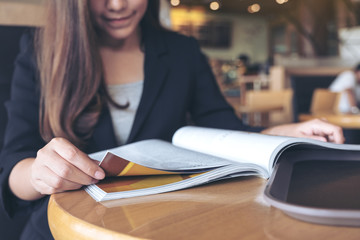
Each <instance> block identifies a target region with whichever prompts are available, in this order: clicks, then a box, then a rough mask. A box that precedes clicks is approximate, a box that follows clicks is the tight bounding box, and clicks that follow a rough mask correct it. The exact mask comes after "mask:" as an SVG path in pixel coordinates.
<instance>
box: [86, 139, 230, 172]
mask: <svg viewBox="0 0 360 240" xmlns="http://www.w3.org/2000/svg"><path fill="white" fill-rule="evenodd" d="M108 152H109V153H112V154H114V155H117V156H119V157H121V158H123V159H126V160H128V161H130V162H133V163H136V164H139V165H142V166H145V167H150V168H155V169H159V170H166V171H179V172H183V171H186V170H194V171H193V172H199V171H196V170H199V169H211V168H214V167H220V166H225V165H229V164H231V162H230V161H228V160H225V159H222V158H220V157H216V156H209V155H207V154H203V153H198V152H194V151H191V150H187V149H183V148H179V147H176V146H174V145H172V144H171V143H169V142H166V141H162V140H156V139H151V140H144V141H139V142H136V143H131V144H128V145H124V146H121V147H117V148H113V149H110V150H108ZM106 154H107V152H104V151H103V152H99V153H94V154H90V155H89V156H90V157H91V158H92V159H95V160H98V161H101V160H102V159H103V158H104V157H105V156H106Z"/></svg>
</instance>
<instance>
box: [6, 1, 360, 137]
mask: <svg viewBox="0 0 360 240" xmlns="http://www.w3.org/2000/svg"><path fill="white" fill-rule="evenodd" d="M0 5H1V7H0V23H1V26H0V31H1V35H2V36H7V37H6V38H2V39H1V40H0V41H2V42H4V43H2V44H0V46H1V47H2V48H4V50H2V51H6V52H7V53H6V54H1V55H2V56H1V62H4V63H5V62H6V63H7V65H6V64H5V65H4V64H2V65H3V66H8V67H7V68H6V69H5V70H4V71H2V72H3V73H2V75H4V76H1V81H0V83H1V85H2V87H1V91H2V92H4V93H1V96H2V98H3V99H2V101H4V100H5V99H6V98H8V94H9V87H10V82H9V81H7V80H5V79H10V78H11V74H12V68H11V64H12V61H13V60H14V58H15V56H16V53H17V51H18V39H19V36H20V34H21V32H22V31H23V29H24V28H27V27H36V26H41V24H42V22H43V16H42V14H41V13H42V11H43V5H44V0H27V1H23V0H12V1H9V0H0ZM359 9H360V1H357V0H317V1H311V0H258V1H252V0H236V1H234V0H161V14H160V15H161V16H160V17H161V21H162V23H163V25H164V26H166V27H168V28H169V29H171V30H173V31H177V32H180V33H182V34H185V35H188V36H192V37H194V38H196V39H197V40H198V42H199V44H200V46H201V48H202V51H203V53H204V54H205V55H206V57H207V58H208V61H209V64H210V66H211V68H212V70H213V73H214V75H215V77H216V80H217V82H218V84H219V87H220V89H221V91H222V93H223V94H224V96H225V98H226V99H227V101H228V102H229V103H230V104H231V106H233V108H234V111H235V112H236V113H237V115H238V116H239V117H240V118H241V119H242V120H243V121H244V122H245V123H246V124H250V125H254V126H263V127H269V126H273V125H276V124H282V123H291V122H299V121H305V120H308V119H312V118H319V117H320V118H325V119H327V120H328V121H330V122H333V123H335V124H338V125H340V126H342V127H343V128H344V131H345V133H346V134H345V135H346V138H347V142H348V143H360V136H359V137H356V136H357V135H358V134H355V133H356V132H357V129H359V128H360V117H358V116H357V115H356V114H350V113H343V112H341V113H340V112H339V111H338V108H337V105H338V103H339V98H340V97H339V96H340V94H341V93H334V92H330V91H328V90H327V89H328V87H329V85H330V84H331V83H332V82H333V80H334V79H335V78H336V77H337V76H338V75H339V74H340V73H341V72H343V71H346V70H351V69H352V68H353V67H354V66H355V65H356V64H357V63H358V61H359V59H360V43H359V40H358V39H359V37H360V28H359V24H360V11H359ZM10 38H12V41H9V39H10ZM9 44H10V45H12V46H11V47H8V46H9ZM5 56H6V57H5ZM4 111H5V109H4V108H3V107H1V113H2V114H1V116H2V118H3V116H5V112H4ZM2 121H5V120H4V119H3V120H2ZM2 131H3V129H2V130H1V131H0V132H1V134H3V132H2ZM357 138H358V139H357Z"/></svg>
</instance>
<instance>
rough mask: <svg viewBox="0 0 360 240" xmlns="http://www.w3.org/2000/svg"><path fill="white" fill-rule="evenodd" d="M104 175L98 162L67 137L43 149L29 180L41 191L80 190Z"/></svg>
mask: <svg viewBox="0 0 360 240" xmlns="http://www.w3.org/2000/svg"><path fill="white" fill-rule="evenodd" d="M104 177H105V173H104V171H103V170H102V169H101V168H100V167H99V166H98V163H97V162H96V161H94V160H91V159H90V158H89V157H88V155H87V154H85V153H83V152H82V151H80V150H79V149H78V148H77V147H75V146H74V145H73V144H72V143H70V142H69V141H68V140H66V139H64V138H54V139H52V140H51V141H50V142H49V143H48V144H47V145H46V146H45V147H43V148H42V149H40V150H39V151H38V153H37V156H36V158H35V160H34V161H33V163H32V166H31V176H30V182H31V185H32V186H33V188H34V189H35V190H36V191H37V192H39V193H41V194H43V195H44V194H53V193H58V192H63V191H67V190H74V189H79V188H80V187H81V186H83V185H89V184H92V183H96V182H97V181H98V180H101V179H103V178H104Z"/></svg>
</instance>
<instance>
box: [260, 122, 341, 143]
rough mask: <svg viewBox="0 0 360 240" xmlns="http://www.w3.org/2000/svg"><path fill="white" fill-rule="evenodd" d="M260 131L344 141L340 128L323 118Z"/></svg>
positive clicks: (338, 141) (325, 140)
mask: <svg viewBox="0 0 360 240" xmlns="http://www.w3.org/2000/svg"><path fill="white" fill-rule="evenodd" d="M261 133H263V134H269V135H281V136H289V137H304V138H312V139H316V140H320V141H324V142H333V143H344V141H345V137H344V134H343V131H342V128H341V127H339V126H337V125H334V124H331V123H329V122H327V121H325V120H321V119H313V120H309V121H306V122H301V123H291V124H284V125H279V126H275V127H271V128H267V129H265V130H263V131H262V132H261Z"/></svg>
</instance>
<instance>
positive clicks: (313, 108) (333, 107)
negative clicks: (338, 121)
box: [310, 88, 341, 114]
mask: <svg viewBox="0 0 360 240" xmlns="http://www.w3.org/2000/svg"><path fill="white" fill-rule="evenodd" d="M340 97H341V93H340V92H332V91H330V90H329V89H325V88H317V89H315V90H314V93H313V95H312V98H311V105H310V113H311V114H323V113H326V114H338V113H339V101H340Z"/></svg>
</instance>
